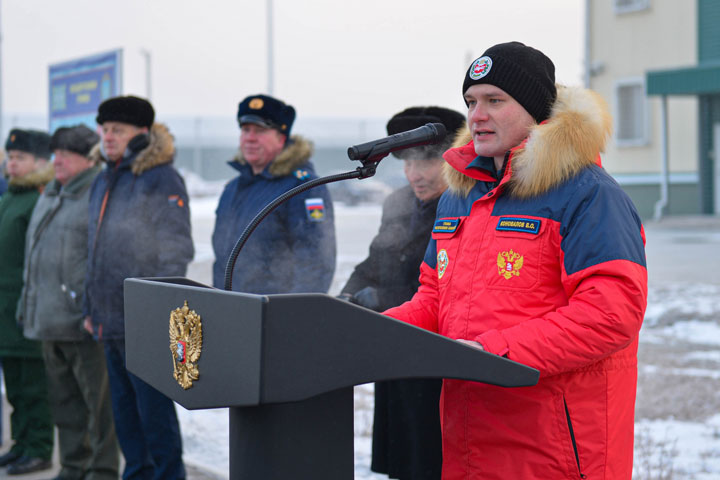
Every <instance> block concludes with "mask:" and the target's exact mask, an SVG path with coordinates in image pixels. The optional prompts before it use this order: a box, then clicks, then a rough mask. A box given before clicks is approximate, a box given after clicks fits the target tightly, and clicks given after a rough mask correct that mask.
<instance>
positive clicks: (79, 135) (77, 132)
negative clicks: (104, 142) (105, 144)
mask: <svg viewBox="0 0 720 480" xmlns="http://www.w3.org/2000/svg"><path fill="white" fill-rule="evenodd" d="M99 141H100V135H98V134H97V133H95V132H93V131H92V130H90V129H89V128H88V127H86V126H85V125H75V126H72V127H60V128H58V129H57V130H55V133H53V136H52V138H51V139H50V150H52V151H55V150H69V151H71V152H75V153H77V154H79V155H82V156H85V157H87V155H88V153H90V150H92V148H93V147H94V146H95V144H97V143H98V142H99Z"/></svg>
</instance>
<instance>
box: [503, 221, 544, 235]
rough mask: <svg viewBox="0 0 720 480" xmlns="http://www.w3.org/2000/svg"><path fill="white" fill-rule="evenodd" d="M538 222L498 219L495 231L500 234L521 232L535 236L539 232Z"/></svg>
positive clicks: (539, 222) (539, 223)
mask: <svg viewBox="0 0 720 480" xmlns="http://www.w3.org/2000/svg"><path fill="white" fill-rule="evenodd" d="M541 224H542V222H541V221H540V220H535V219H530V218H518V217H500V220H499V221H498V224H497V227H495V230H499V231H501V232H523V233H531V234H533V235H537V234H538V232H540V225H541Z"/></svg>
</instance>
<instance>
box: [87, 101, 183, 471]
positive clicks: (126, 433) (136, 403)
mask: <svg viewBox="0 0 720 480" xmlns="http://www.w3.org/2000/svg"><path fill="white" fill-rule="evenodd" d="M154 119H155V112H154V110H153V108H152V105H150V103H149V102H148V101H146V100H144V99H141V98H137V97H132V96H128V97H115V98H110V99H108V100H106V101H105V102H103V103H102V104H100V107H99V108H98V115H97V123H98V124H100V125H101V126H102V142H101V143H100V145H99V146H98V147H96V148H95V149H94V150H93V151H92V152H91V153H90V157H91V158H94V157H97V158H99V159H100V160H102V161H104V162H105V163H107V166H106V168H105V169H104V171H103V172H101V173H100V174H99V175H98V176H97V177H96V178H95V181H94V182H93V185H92V187H91V190H90V210H89V225H88V273H87V278H86V285H85V288H86V295H85V302H84V310H85V312H84V313H85V315H87V317H86V322H85V325H86V328H88V329H89V330H91V331H92V333H93V335H94V336H95V338H97V339H100V340H101V341H102V342H103V345H104V348H105V358H106V363H107V368H108V377H109V380H110V395H111V400H112V407H113V416H114V418H115V426H116V433H117V437H118V440H119V442H120V447H121V449H122V452H123V456H124V457H125V471H124V473H123V478H124V479H130V478H132V479H135V478H138V479H151V478H155V479H170V478H172V479H182V478H185V467H184V466H183V463H182V441H181V437H180V427H179V423H178V419H177V415H176V412H175V406H174V404H173V402H172V400H170V399H169V398H167V397H165V396H164V395H162V394H161V393H160V392H158V391H157V390H155V389H154V388H152V387H151V386H149V385H148V384H146V383H145V382H143V381H142V380H140V379H139V378H137V377H136V376H135V375H133V374H131V373H130V372H128V371H127V370H126V368H125V322H124V310H123V281H124V280H125V279H126V278H128V277H164V276H183V275H185V272H186V269H187V265H188V263H189V262H190V260H192V257H193V243H192V237H191V235H190V214H189V211H188V195H187V191H186V190H185V183H184V181H183V179H182V177H180V175H179V174H178V172H177V171H176V170H175V169H174V168H173V166H172V161H173V156H174V153H175V148H174V145H173V139H172V136H171V135H170V133H169V132H168V129H167V127H165V126H164V125H161V124H158V123H154Z"/></svg>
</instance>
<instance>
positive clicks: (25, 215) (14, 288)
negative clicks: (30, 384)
mask: <svg viewBox="0 0 720 480" xmlns="http://www.w3.org/2000/svg"><path fill="white" fill-rule="evenodd" d="M52 178H53V169H52V166H48V167H46V168H43V169H41V170H38V171H36V172H33V173H31V174H28V175H26V176H24V177H22V178H17V179H13V180H11V181H10V184H9V187H8V191H7V192H5V194H4V195H3V196H2V198H0V357H26V358H27V357H31V358H41V351H40V342H36V341H33V340H28V339H26V338H25V337H24V336H23V333H22V329H21V328H20V327H19V326H18V324H17V321H16V320H15V317H16V312H17V304H18V299H19V298H20V292H21V290H22V286H23V256H24V254H25V234H26V232H27V228H28V224H29V223H30V216H31V214H32V211H33V207H35V203H36V202H37V199H38V197H39V196H40V190H42V188H43V186H44V185H45V184H46V183H47V182H49V181H50V180H52Z"/></svg>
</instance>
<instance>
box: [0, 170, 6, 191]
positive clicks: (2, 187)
mask: <svg viewBox="0 0 720 480" xmlns="http://www.w3.org/2000/svg"><path fill="white" fill-rule="evenodd" d="M0 173H1V172H0ZM6 191H7V180H5V177H3V176H2V175H1V174H0V197H2V194H3V193H5V192H6Z"/></svg>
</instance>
